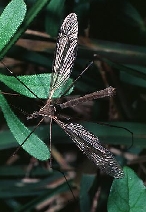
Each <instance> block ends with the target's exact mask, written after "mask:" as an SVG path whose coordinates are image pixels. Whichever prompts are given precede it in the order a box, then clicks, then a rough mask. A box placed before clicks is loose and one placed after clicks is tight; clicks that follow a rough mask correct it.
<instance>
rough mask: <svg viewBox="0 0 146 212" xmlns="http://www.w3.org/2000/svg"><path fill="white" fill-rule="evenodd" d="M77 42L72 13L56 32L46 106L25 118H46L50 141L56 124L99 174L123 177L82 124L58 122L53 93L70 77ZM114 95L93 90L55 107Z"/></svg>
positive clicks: (75, 19) (75, 16)
mask: <svg viewBox="0 0 146 212" xmlns="http://www.w3.org/2000/svg"><path fill="white" fill-rule="evenodd" d="M77 43H78V21H77V15H76V14H75V13H71V14H69V15H68V16H67V17H66V18H65V20H64V21H63V24H62V26H61V28H60V31H59V35H58V39H57V44H56V51H55V57H54V62H53V67H52V69H53V71H52V78H51V84H50V91H49V96H48V100H47V103H46V104H45V105H44V106H43V107H42V108H41V109H40V110H39V111H35V112H33V113H32V114H31V115H30V116H29V117H28V119H32V118H36V117H38V116H41V117H42V119H41V121H40V122H42V121H43V120H44V119H45V117H49V118H50V139H51V123H52V121H55V122H56V123H57V124H58V125H59V126H60V127H61V128H62V129H63V130H64V131H65V133H66V134H67V135H68V136H69V137H70V138H71V139H72V141H73V142H74V143H75V144H76V145H77V146H78V147H79V149H80V150H81V151H82V152H83V153H84V154H85V155H86V156H87V157H88V158H89V159H90V160H91V161H92V162H94V163H95V165H97V166H98V167H99V168H100V169H101V170H102V171H104V172H106V173H107V174H109V175H111V176H112V177H114V178H122V177H123V176H124V173H123V171H122V168H121V167H120V165H119V164H118V162H117V161H116V160H115V158H114V157H113V155H112V153H111V152H110V151H109V150H108V149H106V148H105V147H103V146H102V145H101V143H100V141H99V139H98V137H96V136H95V135H94V134H92V133H90V132H89V131H88V130H86V129H85V128H84V127H83V126H82V125H80V124H77V123H65V122H63V121H61V120H60V119H59V118H58V116H57V115H56V110H57V108H56V105H55V104H54V99H53V94H54V92H55V91H56V90H57V89H59V88H60V87H61V86H62V85H63V84H65V83H66V82H67V80H68V79H69V77H70V74H71V72H72V68H73V65H74V61H75V58H76V55H77ZM82 73H83V72H82ZM114 92H115V89H114V88H112V87H111V86H110V87H108V88H106V89H104V90H101V91H96V92H94V93H90V94H87V95H85V96H83V97H79V98H75V99H72V100H69V101H67V102H65V103H61V104H58V105H57V106H59V107H60V108H61V109H63V108H67V107H70V106H73V107H74V106H76V105H77V104H80V103H82V102H86V101H90V100H93V99H98V98H103V97H110V96H112V95H113V93H114ZM40 122H39V123H40ZM50 143H51V140H50ZM22 145H23V144H22ZM50 152H51V146H50Z"/></svg>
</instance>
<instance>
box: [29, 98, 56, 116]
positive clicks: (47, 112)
mask: <svg viewBox="0 0 146 212" xmlns="http://www.w3.org/2000/svg"><path fill="white" fill-rule="evenodd" d="M55 111H56V108H55V107H54V105H52V103H51V101H50V100H48V101H47V103H46V105H45V106H43V107H41V109H40V110H39V111H35V112H34V113H32V114H31V115H30V116H28V117H27V119H32V118H37V117H38V116H43V117H53V116H54V113H55Z"/></svg>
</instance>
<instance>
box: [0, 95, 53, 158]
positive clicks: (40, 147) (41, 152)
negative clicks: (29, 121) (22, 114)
mask: <svg viewBox="0 0 146 212" xmlns="http://www.w3.org/2000/svg"><path fill="white" fill-rule="evenodd" d="M0 107H1V109H2V111H3V114H4V117H5V119H6V121H7V124H8V126H9V128H10V130H11V132H12V133H13V135H14V137H15V139H16V140H17V142H18V143H19V144H20V145H21V144H22V143H23V141H24V140H25V139H26V137H27V136H28V135H29V134H30V133H31V131H30V130H28V128H26V127H25V125H24V124H22V123H21V122H20V120H19V119H18V118H17V117H16V115H15V114H14V113H13V112H12V110H11V108H10V107H9V105H8V103H7V101H6V99H5V98H4V96H3V95H2V94H0ZM22 148H23V149H25V150H26V151H27V152H28V153H29V154H30V155H32V156H33V157H35V158H37V159H39V160H47V159H48V158H49V157H50V152H49V149H48V147H47V146H46V145H45V144H44V142H43V141H41V140H40V139H39V138H38V137H37V136H36V135H35V134H32V135H31V136H30V137H29V138H28V139H27V140H26V142H25V143H24V144H23V146H22Z"/></svg>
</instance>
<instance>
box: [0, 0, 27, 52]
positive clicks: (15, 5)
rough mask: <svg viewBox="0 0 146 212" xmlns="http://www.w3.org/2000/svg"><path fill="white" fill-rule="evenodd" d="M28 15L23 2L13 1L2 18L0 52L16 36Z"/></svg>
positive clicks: (0, 20) (21, 0)
mask: <svg viewBox="0 0 146 212" xmlns="http://www.w3.org/2000/svg"><path fill="white" fill-rule="evenodd" d="M25 14H26V5H25V3H24V1H23V0H12V1H11V2H10V3H9V4H8V5H7V7H6V8H5V9H4V11H3V13H2V14H1V16H0V26H1V27H0V51H1V50H2V49H3V48H4V47H5V45H6V44H7V43H8V42H9V41H10V39H11V37H13V36H14V34H15V32H16V31H17V29H18V27H19V26H20V25H21V23H22V21H23V20H24V17H25Z"/></svg>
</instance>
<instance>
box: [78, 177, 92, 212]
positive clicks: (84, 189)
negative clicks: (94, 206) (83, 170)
mask: <svg viewBox="0 0 146 212" xmlns="http://www.w3.org/2000/svg"><path fill="white" fill-rule="evenodd" d="M94 179H95V176H94V175H89V174H86V175H83V177H82V180H81V190H80V209H81V212H88V211H90V209H91V202H90V200H91V199H90V195H89V193H88V192H89V190H90V188H91V186H92V184H93V181H94Z"/></svg>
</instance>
